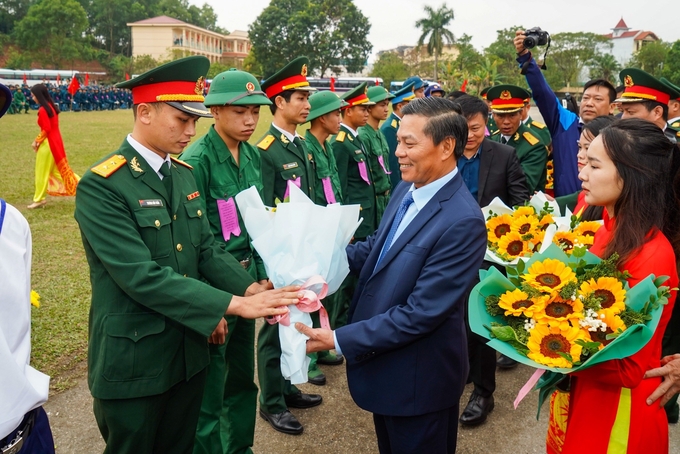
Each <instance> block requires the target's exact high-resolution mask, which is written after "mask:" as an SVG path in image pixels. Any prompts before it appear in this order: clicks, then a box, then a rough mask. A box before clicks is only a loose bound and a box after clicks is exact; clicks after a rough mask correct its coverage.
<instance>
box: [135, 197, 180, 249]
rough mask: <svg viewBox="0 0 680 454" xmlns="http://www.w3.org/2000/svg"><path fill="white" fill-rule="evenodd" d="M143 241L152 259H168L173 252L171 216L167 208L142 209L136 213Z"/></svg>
mask: <svg viewBox="0 0 680 454" xmlns="http://www.w3.org/2000/svg"><path fill="white" fill-rule="evenodd" d="M134 214H135V220H136V221H137V226H138V228H139V233H140V236H141V237H142V241H144V244H146V246H147V247H148V248H149V252H151V258H152V259H159V258H163V257H168V256H169V255H170V252H171V251H172V233H171V232H170V215H169V214H168V210H166V209H165V208H141V209H139V210H137V211H135V212H134Z"/></svg>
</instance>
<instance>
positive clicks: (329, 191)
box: [321, 177, 337, 204]
mask: <svg viewBox="0 0 680 454" xmlns="http://www.w3.org/2000/svg"><path fill="white" fill-rule="evenodd" d="M321 184H322V185H323V193H324V195H325V196H326V203H328V204H332V203H337V202H336V200H335V194H334V193H333V185H332V184H331V177H326V178H322V179H321Z"/></svg>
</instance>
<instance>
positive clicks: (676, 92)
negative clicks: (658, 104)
mask: <svg viewBox="0 0 680 454" xmlns="http://www.w3.org/2000/svg"><path fill="white" fill-rule="evenodd" d="M659 80H660V81H661V83H662V84H664V85H666V86H667V87H668V88H670V89H671V90H673V91H672V92H671V93H670V95H671V99H675V100H676V101H680V87H678V86H677V85H675V84H674V83H673V82H671V81H670V80H668V79H666V78H665V77H662V78H661V79H659Z"/></svg>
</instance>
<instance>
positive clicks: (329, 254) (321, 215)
mask: <svg viewBox="0 0 680 454" xmlns="http://www.w3.org/2000/svg"><path fill="white" fill-rule="evenodd" d="M288 188H289V202H286V203H280V204H279V205H278V206H277V207H276V211H273V210H271V209H269V208H267V207H265V205H264V203H262V199H261V198H260V195H259V194H258V192H257V189H256V188H255V187H251V188H248V189H246V190H245V191H242V192H241V193H239V194H238V195H237V196H236V197H235V199H236V203H237V205H238V209H239V211H240V213H241V217H242V218H243V222H244V224H245V226H246V230H247V231H248V234H249V235H250V236H251V238H252V239H253V241H252V244H253V247H254V248H255V250H256V251H257V252H258V254H259V255H260V257H261V258H262V261H263V262H264V266H265V268H266V270H267V275H268V276H269V279H270V280H271V282H272V283H273V284H274V288H281V287H285V286H286V285H302V284H304V283H305V282H306V281H307V280H308V279H309V278H310V277H312V276H315V275H319V276H321V277H322V278H323V279H324V280H325V281H326V283H327V284H328V295H330V294H332V293H334V292H336V291H337V290H338V288H340V285H341V284H342V282H343V281H344V280H345V278H346V277H347V275H348V274H349V264H348V262H347V253H346V251H345V248H346V247H347V245H348V244H349V242H350V240H351V239H352V236H353V235H354V232H355V231H356V229H357V228H358V227H359V224H361V221H362V220H363V219H359V205H340V204H332V205H328V206H325V207H324V206H320V205H315V204H314V203H313V202H312V201H311V200H310V199H309V197H307V196H306V195H305V194H304V193H303V192H302V191H301V190H300V189H299V188H298V187H297V186H295V185H294V184H291V183H290V182H289V183H288ZM311 290H315V291H316V289H315V288H314V287H312V288H311ZM288 308H289V309H290V314H289V316H290V325H289V326H284V325H282V324H280V323H279V338H280V340H281V373H282V374H283V377H284V378H286V379H287V380H290V381H291V382H292V383H293V384H300V383H306V382H307V369H308V367H309V358H308V357H307V354H306V343H307V336H305V335H304V334H302V333H300V332H299V331H297V330H296V329H295V323H296V322H302V323H304V324H305V325H307V326H312V319H311V317H310V315H309V314H308V313H306V312H302V311H300V310H299V309H298V308H297V307H296V306H295V305H291V306H288Z"/></svg>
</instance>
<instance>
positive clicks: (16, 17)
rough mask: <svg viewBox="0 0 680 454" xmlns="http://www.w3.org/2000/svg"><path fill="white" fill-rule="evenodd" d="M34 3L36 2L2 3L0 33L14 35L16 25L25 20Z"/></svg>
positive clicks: (27, 0) (16, 0)
mask: <svg viewBox="0 0 680 454" xmlns="http://www.w3.org/2000/svg"><path fill="white" fill-rule="evenodd" d="M33 3H35V0H2V1H0V33H3V34H6V35H9V34H10V33H12V31H13V30H14V26H15V25H16V23H17V22H19V21H20V20H21V19H23V18H24V16H25V15H26V13H27V12H28V8H30V7H31V5H32V4H33Z"/></svg>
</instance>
